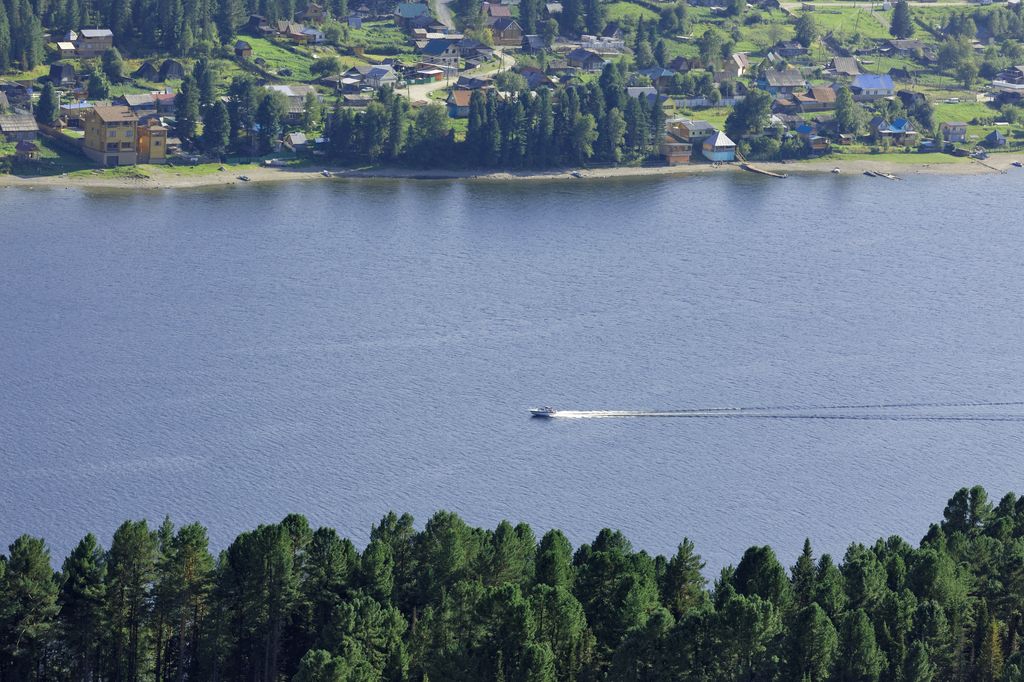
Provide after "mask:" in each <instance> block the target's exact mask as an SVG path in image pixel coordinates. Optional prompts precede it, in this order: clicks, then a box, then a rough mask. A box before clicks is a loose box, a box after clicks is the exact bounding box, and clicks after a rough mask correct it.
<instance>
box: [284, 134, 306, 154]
mask: <svg viewBox="0 0 1024 682" xmlns="http://www.w3.org/2000/svg"><path fill="white" fill-rule="evenodd" d="M281 142H282V144H283V145H284V147H285V149H289V150H291V151H293V152H295V153H296V154H299V153H301V152H304V151H306V148H307V147H308V146H309V140H308V139H307V138H306V134H305V133H288V134H287V135H285V136H284V139H283V140H282V141H281Z"/></svg>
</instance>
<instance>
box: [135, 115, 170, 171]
mask: <svg viewBox="0 0 1024 682" xmlns="http://www.w3.org/2000/svg"><path fill="white" fill-rule="evenodd" d="M136 130H138V145H137V146H136V148H137V150H138V152H139V163H167V126H165V125H163V124H162V123H160V121H159V120H158V119H156V118H150V119H148V120H146V121H143V122H142V123H139V125H138V127H137V128H136Z"/></svg>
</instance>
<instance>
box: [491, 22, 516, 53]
mask: <svg viewBox="0 0 1024 682" xmlns="http://www.w3.org/2000/svg"><path fill="white" fill-rule="evenodd" d="M491 35H493V36H494V43H495V44H496V45H507V46H514V47H519V45H521V44H522V42H523V27H522V26H520V25H519V22H518V21H516V20H515V19H513V18H512V17H498V18H497V19H495V20H494V23H493V24H491Z"/></svg>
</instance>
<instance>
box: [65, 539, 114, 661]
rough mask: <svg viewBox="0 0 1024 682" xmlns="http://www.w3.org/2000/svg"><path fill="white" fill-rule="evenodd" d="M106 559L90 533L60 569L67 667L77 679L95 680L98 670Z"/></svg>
mask: <svg viewBox="0 0 1024 682" xmlns="http://www.w3.org/2000/svg"><path fill="white" fill-rule="evenodd" d="M106 574H107V567H106V556H105V553H104V551H103V548H102V547H100V545H99V542H98V541H97V540H96V537H95V536H94V535H93V534H92V533H90V534H88V535H86V536H85V537H84V538H83V539H82V540H81V542H79V543H78V545H77V546H76V547H75V549H74V550H72V552H71V554H69V555H68V557H67V559H65V560H64V565H63V567H62V568H61V576H60V578H61V585H60V594H59V598H58V603H59V605H60V627H61V632H62V633H63V637H64V642H65V644H66V646H67V655H68V659H69V660H68V667H69V669H70V671H71V673H72V676H73V678H74V679H76V680H92V679H94V675H95V673H96V671H97V670H98V668H99V656H100V642H101V628H102V625H103V622H102V621H103V599H104V595H105V591H106V585H105V580H106Z"/></svg>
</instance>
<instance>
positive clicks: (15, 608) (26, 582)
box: [0, 535, 58, 682]
mask: <svg viewBox="0 0 1024 682" xmlns="http://www.w3.org/2000/svg"><path fill="white" fill-rule="evenodd" d="M5 569H6V570H4V571H3V573H2V575H0V674H3V675H4V679H7V678H8V675H7V674H4V673H3V669H4V668H8V669H9V671H10V675H9V677H10V679H12V680H26V681H27V682H34V681H35V680H45V679H47V675H46V672H45V670H46V667H47V658H48V655H49V648H50V645H51V640H52V637H53V635H54V634H55V633H54V629H55V625H56V616H57V611H58V607H57V581H56V580H55V579H54V575H53V569H52V568H50V550H49V549H47V547H46V543H45V542H43V540H42V539H40V538H34V537H31V536H28V535H22V536H21V537H19V538H18V539H17V540H15V541H14V543H13V544H11V546H10V548H9V556H8V559H7V561H6V565H5Z"/></svg>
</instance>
